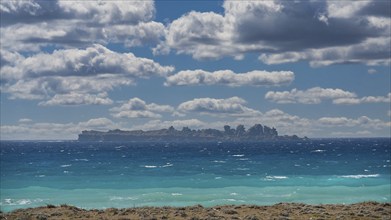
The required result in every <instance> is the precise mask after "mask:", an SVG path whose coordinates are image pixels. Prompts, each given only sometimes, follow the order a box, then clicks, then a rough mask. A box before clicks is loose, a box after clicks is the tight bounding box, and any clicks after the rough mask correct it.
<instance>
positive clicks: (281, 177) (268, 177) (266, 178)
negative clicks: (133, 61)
mask: <svg viewBox="0 0 391 220" xmlns="http://www.w3.org/2000/svg"><path fill="white" fill-rule="evenodd" d="M284 179H288V177H287V176H266V177H265V178H264V180H266V181H275V180H284Z"/></svg>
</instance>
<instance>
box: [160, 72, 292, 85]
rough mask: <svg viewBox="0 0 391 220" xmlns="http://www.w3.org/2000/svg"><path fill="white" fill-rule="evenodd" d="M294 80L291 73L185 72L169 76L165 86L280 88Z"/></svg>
mask: <svg viewBox="0 0 391 220" xmlns="http://www.w3.org/2000/svg"><path fill="white" fill-rule="evenodd" d="M293 79H294V73H293V72H291V71H279V72H267V71H259V70H254V71H251V72H247V73H234V72H233V71H231V70H220V71H215V72H208V71H204V70H200V69H198V70H185V71H180V72H178V73H177V74H174V75H171V76H168V77H167V78H166V82H165V84H164V85H166V86H173V85H227V86H233V87H235V86H279V85H285V84H289V83H291V82H292V81H293Z"/></svg>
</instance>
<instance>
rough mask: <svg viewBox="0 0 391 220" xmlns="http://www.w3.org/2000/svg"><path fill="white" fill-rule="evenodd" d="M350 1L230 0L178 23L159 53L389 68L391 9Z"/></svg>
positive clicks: (185, 16) (375, 2) (193, 14)
mask: <svg viewBox="0 0 391 220" xmlns="http://www.w3.org/2000/svg"><path fill="white" fill-rule="evenodd" d="M350 3H351V2H349V3H338V2H335V1H299V2H292V1H279V0H275V1H246V2H239V1H234V0H232V1H231V0H226V1H224V4H223V8H224V13H223V14H217V13H214V12H195V11H191V12H189V13H187V14H185V15H183V16H182V17H180V18H178V19H176V20H174V21H173V22H172V23H171V24H170V25H169V26H168V28H167V34H166V40H165V42H164V43H161V44H160V45H159V46H158V47H156V48H155V53H159V50H161V51H163V52H164V53H167V52H168V51H169V50H170V49H172V50H175V51H176V52H177V53H179V54H189V55H192V56H193V58H195V59H219V58H222V57H225V56H231V57H234V58H235V59H242V58H243V56H244V54H246V53H253V52H259V53H260V60H261V61H262V62H265V63H267V64H277V63H285V62H296V61H299V60H308V61H310V63H311V65H312V66H321V65H330V64H335V63H348V62H349V63H350V62H358V63H365V64H368V65H384V64H386V65H389V64H390V57H389V53H388V48H390V18H389V10H387V9H383V10H382V11H380V10H378V9H382V8H383V7H384V8H386V7H385V6H389V3H379V2H378V1H364V2H363V1H361V2H354V3H352V4H350ZM387 13H388V16H384V15H387Z"/></svg>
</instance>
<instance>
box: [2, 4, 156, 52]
mask: <svg viewBox="0 0 391 220" xmlns="http://www.w3.org/2000/svg"><path fill="white" fill-rule="evenodd" d="M0 11H1V13H2V22H1V24H2V27H1V35H0V36H1V40H0V42H1V44H2V47H4V48H6V49H9V50H18V51H19V50H23V51H38V50H39V49H40V48H41V47H43V46H46V45H57V46H62V47H78V46H81V45H90V44H91V43H100V44H107V43H109V42H112V43H123V44H124V45H125V46H138V45H141V44H149V43H151V44H156V43H157V42H159V41H160V38H162V37H163V35H164V25H163V24H161V23H158V22H154V21H152V19H153V18H154V16H155V7H154V1H152V0H145V1H77V2H74V1H67V0H58V1H56V0H54V1H38V0H29V1H25V0H17V1H10V0H5V1H1V4H0Z"/></svg>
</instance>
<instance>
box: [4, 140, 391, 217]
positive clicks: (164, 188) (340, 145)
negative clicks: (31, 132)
mask: <svg viewBox="0 0 391 220" xmlns="http://www.w3.org/2000/svg"><path fill="white" fill-rule="evenodd" d="M0 143H1V145H0V150H1V153H0V165H1V167H0V171H1V179H0V209H1V211H3V212H9V211H12V210H15V209H20V208H30V207H37V206H45V205H48V204H53V205H60V204H69V205H74V206H77V207H81V208H85V209H104V208H110V207H116V208H124V207H142V206H190V205H196V204H200V205H202V206H205V207H210V206H214V205H223V204H236V205H239V204H255V205H272V204H276V203H280V202H299V203H307V204H329V203H334V204H350V203H357V202H363V201H377V202H390V198H391V196H390V194H391V176H390V174H391V163H390V160H391V146H390V145H391V144H390V139H389V138H371V139H311V140H297V141H262V142H199V143H198V142H174V143H172V142H77V141H56V142H50V141H1V142H0Z"/></svg>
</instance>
